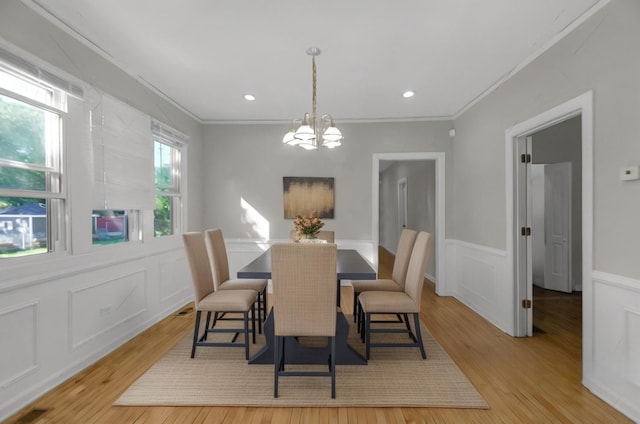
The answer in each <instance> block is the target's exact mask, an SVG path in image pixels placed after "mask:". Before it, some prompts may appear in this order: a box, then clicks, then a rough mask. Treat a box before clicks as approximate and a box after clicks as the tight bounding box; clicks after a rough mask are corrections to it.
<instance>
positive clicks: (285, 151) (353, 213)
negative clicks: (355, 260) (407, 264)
mask: <svg viewBox="0 0 640 424" xmlns="http://www.w3.org/2000/svg"><path fill="white" fill-rule="evenodd" d="M338 126H339V128H340V129H341V131H342V132H343V134H344V136H345V140H344V143H343V146H342V147H339V148H337V149H334V150H327V149H322V150H316V151H305V150H302V149H300V148H294V147H291V146H286V145H283V144H282V136H283V135H284V133H285V132H286V130H287V126H286V125H285V124H282V125H208V126H206V128H205V140H206V145H205V156H206V166H205V170H204V173H203V180H204V184H205V193H206V194H205V225H206V226H207V227H220V228H222V230H223V232H224V234H225V237H230V238H255V237H258V236H259V233H258V231H256V228H255V227H254V225H253V224H252V223H251V222H247V221H248V220H247V214H246V212H245V211H243V210H242V207H241V199H244V200H245V201H246V202H248V203H249V204H251V205H252V207H253V208H255V209H256V210H257V211H258V212H259V214H260V215H262V216H263V217H264V219H265V220H266V221H267V222H268V223H269V232H268V235H269V237H270V238H275V239H278V238H286V237H287V236H288V234H289V231H290V230H291V228H293V227H292V224H291V220H285V219H284V218H283V204H282V177H283V176H309V177H334V178H335V195H336V203H335V219H332V220H331V219H329V220H326V225H325V228H326V229H328V230H334V231H335V232H336V238H337V239H344V240H371V225H372V224H371V223H372V217H371V202H372V199H371V191H372V175H371V173H372V155H373V154H374V153H392V152H445V153H446V155H447V159H446V160H447V164H446V166H447V169H448V170H450V169H451V162H450V161H451V148H452V147H451V141H450V138H449V134H448V132H449V129H450V128H451V122H450V121H438V122H403V123H384V124H382V123H368V124H338ZM450 175H451V174H450V172H449V173H448V176H450ZM376 178H377V176H376ZM447 188H449V189H451V182H450V178H448V182H447ZM447 208H448V210H450V209H449V208H451V204H450V203H448V204H447ZM249 221H251V220H249ZM449 224H450V222H449V219H447V228H449V226H448V225H449Z"/></svg>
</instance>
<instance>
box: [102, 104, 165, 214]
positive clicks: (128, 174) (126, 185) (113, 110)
mask: <svg viewBox="0 0 640 424" xmlns="http://www.w3.org/2000/svg"><path fill="white" fill-rule="evenodd" d="M91 137H92V142H93V162H94V164H93V165H94V205H95V206H94V207H95V209H139V210H143V209H147V210H153V209H154V208H155V184H154V162H153V141H152V135H151V118H150V117H149V116H148V115H145V114H144V113H142V112H140V111H139V110H137V109H135V108H133V107H131V106H129V105H127V104H125V103H123V102H121V101H119V100H116V99H114V98H112V97H110V96H107V95H104V94H103V95H101V96H99V99H98V104H97V106H96V107H94V108H93V109H92V112H91Z"/></svg>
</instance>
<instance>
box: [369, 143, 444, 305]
mask: <svg viewBox="0 0 640 424" xmlns="http://www.w3.org/2000/svg"><path fill="white" fill-rule="evenodd" d="M384 160H392V161H411V160H415V161H424V160H433V161H435V162H436V166H435V168H436V169H435V178H436V181H435V187H436V193H435V195H436V196H435V201H436V207H435V215H436V216H435V222H436V234H435V237H434V246H433V248H434V249H435V262H436V274H435V280H436V281H434V283H435V285H436V293H437V294H438V295H440V296H446V295H448V294H449V293H448V292H447V287H446V275H445V268H446V263H447V262H446V251H445V250H446V249H445V244H444V236H445V186H446V185H445V160H446V156H445V153H444V152H413V153H374V154H373V163H372V166H371V187H372V188H371V242H372V245H373V246H372V247H373V257H374V263H375V264H376V266H377V263H378V244H379V243H380V234H379V225H380V216H379V211H380V210H379V206H380V205H379V204H380V192H379V190H380V182H379V181H380V162H381V161H384Z"/></svg>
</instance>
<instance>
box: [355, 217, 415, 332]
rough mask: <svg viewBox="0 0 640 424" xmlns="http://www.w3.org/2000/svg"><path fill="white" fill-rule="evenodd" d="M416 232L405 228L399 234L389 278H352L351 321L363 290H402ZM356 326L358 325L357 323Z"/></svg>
mask: <svg viewBox="0 0 640 424" xmlns="http://www.w3.org/2000/svg"><path fill="white" fill-rule="evenodd" d="M417 235H418V232H417V231H415V230H410V229H408V228H405V229H403V230H402V233H401V234H400V240H399V241H398V248H397V250H396V256H395V259H394V262H393V269H392V271H391V278H390V279H376V280H354V281H352V282H351V286H352V287H353V321H354V322H356V323H357V322H358V321H357V318H358V317H359V316H360V315H359V309H358V308H359V304H358V297H359V296H360V293H362V292H365V291H397V292H401V291H404V284H405V279H406V277H407V267H408V266H409V258H410V257H411V251H412V249H413V244H414V243H415V241H416V237H417ZM358 328H360V326H359V325H358Z"/></svg>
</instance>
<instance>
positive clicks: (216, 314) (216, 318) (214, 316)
mask: <svg viewBox="0 0 640 424" xmlns="http://www.w3.org/2000/svg"><path fill="white" fill-rule="evenodd" d="M210 314H211V312H209V315H210ZM217 321H218V313H217V312H214V313H213V323H212V324H211V328H213V327H215V326H216V322H217ZM207 328H209V319H208V316H207Z"/></svg>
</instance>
